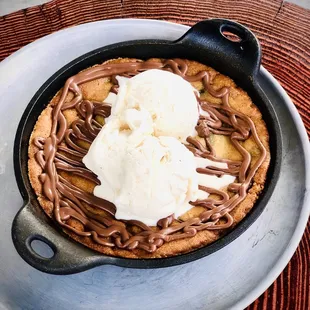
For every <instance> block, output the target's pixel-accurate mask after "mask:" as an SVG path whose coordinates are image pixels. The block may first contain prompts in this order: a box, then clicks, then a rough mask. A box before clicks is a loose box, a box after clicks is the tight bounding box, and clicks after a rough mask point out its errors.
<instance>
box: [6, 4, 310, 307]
mask: <svg viewBox="0 0 310 310" xmlns="http://www.w3.org/2000/svg"><path fill="white" fill-rule="evenodd" d="M308 1H310V0H308ZM216 17H221V18H228V19H233V20H236V21H238V22H240V23H242V24H244V25H246V26H248V27H249V28H250V29H252V31H253V32H254V33H255V34H256V35H257V37H258V38H259V40H260V42H261V45H262V48H263V61H262V62H263V65H264V66H265V68H266V69H267V70H269V71H270V72H271V73H272V75H273V76H274V77H275V78H276V79H277V80H278V81H279V82H280V83H281V85H282V86H283V87H284V88H285V90H286V91H287V93H288V94H289V96H290V97H291V99H292V100H293V102H294V104H295V105H296V107H297V109H298V111H299V113H300V115H301V117H302V119H303V121H304V124H305V127H306V129H307V131H308V134H309V135H310V112H309V111H310V10H307V9H304V8H301V7H299V6H296V5H294V4H291V3H287V2H284V1H280V0H256V1H248V0H238V1H232V0H204V1H201V0H192V1H188V0H172V1H168V0H157V1H154V0H148V1H147V0H109V1H101V0H76V1H71V0H53V1H51V2H48V3H46V4H43V5H40V6H35V7H32V8H28V9H24V10H20V11H18V12H15V13H11V14H9V15H5V16H3V17H0V42H1V45H0V60H2V59H4V58H5V57H7V56H9V55H10V54H11V53H13V52H15V51H16V50H18V49H19V48H21V47H22V46H24V45H26V44H28V43H30V42H32V41H34V40H36V39H38V38H41V37H43V36H45V35H47V34H50V33H51V32H54V31H57V30H60V29H63V28H66V27H70V26H73V25H77V24H82V23H86V22H92V21H98V20H103V19H111V18H150V19H159V20H166V21H171V22H176V23H181V24H185V25H193V24H194V23H196V22H198V21H199V20H202V19H206V18H216ZM309 261H310V221H309V222H308V226H307V228H306V231H305V233H304V236H303V238H302V240H301V243H300V245H299V246H298V248H297V251H296V253H295V254H294V256H293V257H292V259H291V261H290V262H289V264H288V265H287V267H286V268H285V269H284V271H283V272H282V273H281V275H280V276H279V277H278V279H277V280H276V281H275V282H274V283H273V284H272V285H271V286H270V287H269V289H268V290H267V291H266V292H265V293H264V294H263V295H262V296H260V297H259V298H258V299H257V300H256V301H255V302H254V303H253V304H251V305H250V306H249V307H248V308H247V309H248V310H250V309H251V310H254V309H267V310H269V309H275V310H278V309H281V310H282V309H296V310H309V309H310V272H309V270H310V262H309Z"/></svg>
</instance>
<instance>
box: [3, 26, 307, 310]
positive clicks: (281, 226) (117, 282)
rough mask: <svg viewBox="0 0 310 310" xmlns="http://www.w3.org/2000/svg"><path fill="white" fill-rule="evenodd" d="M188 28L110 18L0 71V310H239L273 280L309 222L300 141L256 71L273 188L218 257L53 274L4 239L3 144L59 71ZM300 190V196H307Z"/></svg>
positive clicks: (290, 116)
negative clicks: (279, 154)
mask: <svg viewBox="0 0 310 310" xmlns="http://www.w3.org/2000/svg"><path fill="white" fill-rule="evenodd" d="M187 29H188V28H187V27H185V26H182V25H176V24H171V23H166V22H159V21H150V20H112V21H104V22H96V23H90V24H84V25H81V26H77V27H72V28H69V29H66V30H63V31H60V32H57V33H54V34H52V35H49V36H47V37H44V38H42V39H40V40H38V41H36V42H34V43H32V44H30V45H28V46H26V47H24V48H22V49H21V50H19V51H18V52H16V53H15V54H13V55H12V56H10V57H9V58H7V59H5V60H4V61H3V62H2V63H1V64H0V92H1V94H2V103H1V105H0V115H1V116H2V120H1V123H0V132H1V133H2V134H1V136H0V180H1V187H0V196H1V198H2V203H1V207H0V208H1V217H0V218H1V219H0V221H1V225H0V235H1V243H0V309H19V308H22V309H32V308H36V309H43V308H44V309H55V308H58V309H59V310H61V309H68V308H74V309H93V308H99V309H101V308H104V309H111V310H113V309H118V310H119V309H137V310H138V309H145V307H146V305H147V308H148V309H169V310H171V309H177V308H179V307H181V306H182V307H185V308H186V309H231V308H234V309H242V308H244V307H246V306H247V305H248V304H250V303H251V302H252V301H253V300H255V298H257V297H258V296H259V295H260V294H261V293H263V292H264V290H265V289H266V288H267V287H268V286H269V285H270V284H271V283H272V282H273V281H274V279H275V278H276V277H277V276H278V275H279V273H280V272H281V271H282V270H283V268H284V267H285V265H286V264H287V262H288V261H289V259H290V258H291V256H292V255H293V253H294V251H295V249H296V247H297V245H298V242H299V241H300V238H301V236H302V233H303V231H304V228H305V225H306V222H307V218H308V215H309V209H310V203H309V162H306V158H310V152H309V144H308V138H307V135H306V132H305V129H304V127H303V125H302V122H301V119H300V117H299V115H298V113H297V111H296V109H295V107H294V105H293V104H292V102H291V101H290V99H289V98H288V96H287V95H286V93H285V92H284V91H283V89H282V88H281V86H280V85H279V84H278V83H277V82H276V81H275V80H274V78H273V77H272V76H271V75H270V74H269V73H268V72H267V71H266V70H265V69H264V68H261V74H260V76H259V83H260V84H261V86H262V87H263V89H264V91H265V92H266V94H267V95H268V97H269V98H270V100H271V102H272V104H273V106H274V108H275V110H276V113H277V115H278V117H279V121H280V124H281V127H282V132H283V136H284V153H283V155H284V156H283V166H282V171H281V175H280V180H279V182H278V184H277V186H276V189H275V191H274V193H273V195H272V197H271V200H270V202H269V203H268V205H267V207H266V209H265V211H264V212H263V214H262V215H261V216H260V217H259V219H258V220H257V221H256V222H255V223H254V224H253V225H252V226H251V227H250V228H249V229H248V230H247V231H246V232H245V233H244V234H243V235H242V236H240V237H239V238H238V239H236V240H235V241H234V242H232V243H231V244H229V245H228V246H226V247H225V248H223V249H221V250H220V251H218V252H216V253H214V254H212V255H210V256H208V257H205V258H203V259H200V260H198V261H195V262H192V263H188V264H186V265H183V266H177V267H170V268H166V269H161V270H155V269H153V270H152V269H151V270H135V269H124V268H120V267H114V266H101V267H97V268H95V269H92V270H90V271H87V272H84V273H81V274H76V275H71V276H53V275H48V274H44V273H41V272H39V271H37V270H35V269H33V268H31V267H30V266H28V265H27V264H26V263H25V262H24V261H23V260H22V259H21V258H20V257H19V255H18V254H17V252H16V251H15V249H14V247H13V243H12V241H11V236H10V230H11V224H12V220H13V218H14V216H15V214H16V213H17V211H18V209H19V208H20V206H21V205H22V199H21V197H20V194H19V191H18V189H17V186H16V183H15V178H14V175H13V160H12V158H13V154H12V152H13V139H14V135H15V131H16V127H17V123H18V121H19V119H20V117H21V114H22V112H23V110H24V108H25V107H26V105H27V104H28V102H29V101H30V99H31V98H32V96H33V95H34V93H35V92H36V91H37V90H38V88H39V87H40V86H41V85H42V84H43V83H44V82H45V81H46V80H47V79H48V78H49V77H50V76H51V75H52V74H53V73H54V72H56V71H57V70H58V69H59V68H60V67H62V66H63V65H65V64H66V63H68V62H69V61H71V60H73V59H74V58H76V57H78V56H79V55H82V54H84V53H86V52H88V51H91V50H93V49H95V48H98V47H100V46H103V45H107V44H111V43H115V42H119V41H127V40H132V39H147V38H158V39H169V40H175V39H177V38H178V37H180V36H181V35H182V34H183V33H184V32H185V31H186V30H187ZM307 189H308V191H307Z"/></svg>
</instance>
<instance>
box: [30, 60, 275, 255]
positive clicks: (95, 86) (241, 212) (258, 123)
mask: <svg viewBox="0 0 310 310" xmlns="http://www.w3.org/2000/svg"><path fill="white" fill-rule="evenodd" d="M128 61H129V59H126V58H124V59H117V60H111V61H109V62H113V63H116V62H128ZM154 61H158V60H156V59H154ZM186 62H187V64H188V67H189V68H188V74H190V75H194V74H197V73H198V72H200V71H202V70H206V71H208V72H209V74H210V77H211V81H212V86H213V87H214V89H216V90H217V89H220V88H222V87H223V86H229V87H230V97H229V103H230V105H231V107H233V108H234V109H236V110H237V111H239V112H242V113H244V114H246V115H248V116H249V117H250V118H251V119H252V121H253V122H254V124H255V127H256V129H257V132H258V135H259V137H260V139H261V141H262V143H263V145H264V146H265V148H266V149H267V157H266V159H265V161H264V162H263V164H262V165H261V166H260V168H259V169H258V170H257V172H256V174H255V176H254V178H253V184H252V186H251V188H250V189H249V191H248V194H247V196H246V198H245V200H244V201H242V202H241V203H240V204H239V205H238V206H237V207H236V208H235V209H234V210H233V211H232V212H231V215H232V216H233V218H234V225H233V226H235V225H236V224H237V223H238V222H240V221H241V220H242V219H243V218H244V217H245V216H246V214H247V213H248V212H249V211H250V210H251V209H252V207H253V206H254V204H255V202H256V200H257V198H258V196H259V194H260V193H261V191H262V190H263V188H264V183H265V179H266V174H267V170H268V166H269V162H270V151H269V144H268V139H269V136H268V131H267V128H266V125H265V123H264V121H263V119H262V115H261V113H260V111H259V110H258V108H257V107H256V106H255V105H254V104H253V103H252V101H251V99H250V97H249V96H248V95H247V93H246V92H245V91H243V90H242V89H240V88H238V87H237V86H236V85H235V83H234V82H233V81H232V80H231V79H230V78H229V77H227V76H224V75H222V74H220V73H218V72H216V71H215V70H214V69H212V68H210V67H207V66H205V65H202V64H200V63H197V62H195V61H188V60H187V61H186ZM111 85H112V84H111V83H110V81H109V79H108V78H101V79H97V80H94V81H91V82H88V83H85V84H83V85H81V89H82V93H83V97H84V98H85V99H89V100H95V101H103V100H104V99H105V97H106V96H107V95H108V92H109V90H110V88H111ZM193 86H194V87H196V88H197V89H198V90H200V91H201V90H202V89H203V87H202V83H201V82H195V83H193ZM60 94H61V91H59V92H58V94H56V95H55V97H54V98H53V99H52V101H51V102H50V104H49V105H48V107H47V108H46V109H45V110H43V112H42V113H41V115H40V117H39V118H38V121H37V123H36V125H35V127H34V129H33V132H32V134H31V137H30V141H29V161H28V171H29V178H30V182H31V185H32V187H33V189H34V191H35V193H36V195H37V196H38V201H39V203H40V205H41V206H42V208H43V209H44V211H45V212H46V214H47V215H48V216H50V217H51V218H53V204H52V203H51V202H50V201H48V200H47V199H46V198H45V197H44V196H43V195H42V185H41V182H40V180H39V176H40V174H41V173H42V169H41V167H40V166H39V165H38V163H37V161H36V159H35V157H34V155H35V153H36V151H37V150H38V149H37V147H36V146H35V145H34V144H33V139H34V138H35V137H48V136H49V134H50V130H51V124H52V120H51V117H52V106H54V105H55V104H57V102H58V100H59V98H60ZM71 98H72V94H69V95H68V97H67V100H70V99H71ZM201 98H203V99H206V100H208V101H209V102H211V103H217V104H219V103H221V101H220V99H216V98H214V97H212V96H211V95H210V94H209V93H207V92H203V93H201ZM65 117H66V119H67V121H68V124H70V123H71V122H72V121H73V120H74V119H76V117H77V114H76V111H75V110H74V109H70V110H67V111H65ZM210 143H211V144H212V146H213V147H214V148H215V150H216V153H217V156H220V157H223V158H228V159H232V160H240V159H241V158H242V157H241V155H240V153H239V152H238V151H237V150H236V149H235V148H234V146H233V145H232V144H231V142H230V140H229V139H227V137H224V136H219V135H213V136H211V137H210ZM243 146H244V147H245V148H246V149H247V150H248V151H249V152H250V153H251V155H252V162H251V164H253V163H254V162H255V160H256V159H257V158H258V156H259V154H260V150H259V148H258V147H257V145H256V144H255V142H254V140H253V139H251V138H250V139H248V140H246V141H245V142H244V143H243ZM62 176H64V177H66V178H67V179H68V180H69V181H70V182H72V183H73V184H75V185H76V186H79V187H81V188H83V189H84V190H87V191H88V192H92V191H93V188H94V184H92V183H91V182H90V181H87V180H85V179H82V178H81V177H76V176H72V175H71V176H70V175H69V174H63V175H62ZM92 211H93V212H96V213H99V214H100V212H103V211H98V210H93V209H92ZM200 212H201V208H199V207H194V208H193V209H191V210H190V211H189V212H187V213H186V214H185V215H183V216H182V217H181V218H183V219H186V218H189V217H193V216H196V215H197V214H199V213H200ZM69 224H70V225H72V226H73V227H75V228H76V229H79V230H81V229H83V226H82V225H81V224H80V223H79V222H78V221H76V220H70V222H69ZM65 232H66V233H67V234H68V235H69V236H70V237H71V238H73V239H74V240H76V241H78V242H80V243H82V244H84V245H86V246H88V247H90V248H92V249H94V250H96V251H99V252H101V253H104V254H106V255H111V256H120V257H127V258H155V257H157V258H158V257H168V256H174V255H178V254H181V253H186V252H189V251H192V250H194V249H197V248H200V247H202V246H205V245H207V244H210V243H212V242H214V241H215V240H217V239H219V238H220V237H221V236H222V235H223V234H224V233H227V231H220V230H219V231H216V230H214V231H209V230H204V231H199V232H198V233H197V234H196V235H195V236H194V237H191V238H187V239H181V240H176V241H172V242H168V243H165V244H164V245H163V246H161V247H160V248H159V249H157V250H156V251H155V252H154V253H147V252H146V251H144V250H139V249H135V250H132V251H129V250H123V249H118V248H110V247H107V246H102V245H99V244H97V243H95V242H93V241H92V239H91V238H89V237H80V236H78V235H77V234H75V233H73V232H72V231H69V230H65Z"/></svg>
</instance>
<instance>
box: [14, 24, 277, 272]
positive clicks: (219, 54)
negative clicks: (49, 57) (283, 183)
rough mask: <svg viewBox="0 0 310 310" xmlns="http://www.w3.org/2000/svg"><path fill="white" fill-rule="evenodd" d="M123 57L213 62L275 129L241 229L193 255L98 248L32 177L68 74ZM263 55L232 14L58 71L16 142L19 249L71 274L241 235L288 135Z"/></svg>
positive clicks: (109, 49) (35, 262)
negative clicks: (38, 127) (46, 208)
mask: <svg viewBox="0 0 310 310" xmlns="http://www.w3.org/2000/svg"><path fill="white" fill-rule="evenodd" d="M227 31H228V32H230V33H233V34H235V35H237V36H238V37H239V38H240V39H241V40H240V41H239V42H233V41H231V40H229V39H227V38H226V37H225V36H224V35H223V33H224V32H227ZM117 57H134V58H141V59H148V58H151V57H160V58H174V57H178V58H187V59H192V60H197V61H199V62H201V63H204V64H207V65H209V66H211V67H213V68H215V69H216V70H218V71H219V72H221V73H223V74H225V75H228V76H230V77H231V78H232V79H234V80H235V82H236V83H237V85H239V86H240V87H241V88H243V89H244V90H246V91H247V92H248V94H249V95H250V97H251V98H252V100H253V102H254V103H255V104H256V105H257V107H258V108H259V109H260V111H261V112H262V115H263V118H264V120H265V122H266V124H267V127H268V131H269V135H270V151H271V163H270V168H269V171H268V175H267V180H266V184H265V189H264V192H263V193H262V194H261V195H260V198H259V200H258V201H257V203H256V204H255V206H254V208H253V209H252V210H251V212H250V213H249V214H248V215H247V216H246V217H245V219H244V220H242V221H241V222H240V223H239V224H238V225H237V226H236V228H235V229H234V230H232V231H231V232H230V233H229V234H227V235H226V236H224V237H223V238H221V239H219V240H217V241H216V242H214V243H213V244H211V245H208V246H205V247H203V248H200V249H198V250H195V251H192V252H190V253H188V254H182V255H178V256H175V257H169V258H160V259H127V258H118V257H110V256H106V255H102V254H99V253H97V252H94V251H92V250H90V249H88V248H87V247H85V246H83V245H81V244H79V243H76V242H75V241H73V240H72V239H70V238H69V237H67V236H66V235H65V234H64V233H62V232H61V229H59V227H58V229H57V227H55V224H54V223H53V222H52V221H51V220H50V219H49V218H48V217H47V216H46V215H45V213H44V212H43V210H42V209H41V207H40V206H39V203H38V202H37V199H36V195H35V193H34V191H33V189H32V188H31V185H30V182H29V179H28V173H27V170H28V167H27V161H28V141H29V138H30V134H31V132H32V130H33V127H34V124H35V122H36V120H37V118H38V116H39V115H40V113H41V112H42V110H43V109H44V108H45V107H46V105H47V104H48V103H49V101H50V100H51V99H52V97H53V96H54V95H55V94H56V92H57V91H58V90H59V89H60V88H62V86H63V85H64V84H65V81H66V80H67V78H69V77H71V76H72V75H74V74H76V73H78V72H79V71H81V70H83V69H85V68H87V67H90V66H92V65H95V64H98V63H102V62H103V61H105V60H107V59H111V58H117ZM260 61H261V49H260V45H259V42H258V41H257V39H256V38H255V36H254V35H253V33H252V32H251V31H250V30H248V29H247V28H245V27H244V26H242V25H240V24H238V23H236V22H233V21H229V20H224V19H213V20H205V21H202V22H199V23H198V24H196V25H195V26H193V27H192V28H191V29H190V30H189V31H188V32H187V33H186V34H184V35H183V36H182V37H181V38H180V39H178V40H176V41H174V42H171V41H164V40H138V41H127V42H121V43H117V44H113V45H109V46H105V47H102V48H99V49H96V50H94V51H92V52H89V53H87V54H85V55H83V56H81V57H79V58H77V59H75V60H73V61H72V62H70V63H69V64H67V65H66V66H64V67H63V68H62V69H60V70H59V71H58V72H56V73H55V74H54V75H53V76H52V77H51V78H49V79H48V80H47V81H46V83H44V85H43V86H42V87H41V88H40V89H39V90H38V92H37V93H36V94H35V95H34V97H33V98H32V99H31V101H30V103H29V105H28V106H27V108H26V110H25V112H24V114H23V116H22V119H21V121H20V123H19V126H18V129H17V133H16V137H15V145H14V168H15V176H16V180H17V183H18V186H19V190H20V192H21V194H22V197H23V199H24V206H23V207H22V208H21V209H20V211H19V212H18V214H17V215H16V217H15V219H14V221H13V225H12V238H13V242H14V245H15V247H16V249H17V251H18V253H19V254H20V256H21V257H22V258H23V259H24V260H25V261H26V262H27V263H29V264H30V265H31V266H33V267H35V268H37V269H39V270H41V271H44V272H47V273H52V274H72V273H77V272H81V271H84V270H87V269H89V268H92V267H94V266H98V265H104V264H112V265H117V266H122V267H132V268H160V267H168V266H174V265H179V264H183V263H187V262H190V261H193V260H196V259H199V258H201V257H203V256H207V255H209V254H211V253H213V252H215V251H217V250H219V249H220V248H222V247H224V246H225V245H227V244H229V243H230V242H231V241H233V240H234V239H235V238H237V237H238V236H240V235H241V234H242V233H243V232H244V231H245V230H246V229H247V228H248V227H249V226H250V225H251V224H252V223H253V222H254V221H255V220H256V219H257V217H258V216H259V215H260V214H261V212H262V211H263V209H264V208H265V206H266V204H267V202H268V200H269V198H270V196H271V194H272V192H273V189H274V187H275V185H276V182H277V179H278V176H279V172H280V165H281V152H282V138H281V132H280V127H279V124H278V120H277V116H276V114H275V112H274V110H273V108H272V106H271V103H270V102H269V100H268V98H267V97H266V95H265V93H264V92H263V90H262V89H261V88H260V86H259V85H258V83H257V81H256V80H257V75H258V73H259V67H260ZM33 240H41V241H43V242H45V243H46V244H48V245H49V246H50V247H51V248H52V250H53V251H54V256H53V257H52V258H44V257H42V256H40V255H38V254H37V253H36V252H35V251H34V250H33V248H32V246H31V242H32V241H33Z"/></svg>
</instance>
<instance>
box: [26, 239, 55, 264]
mask: <svg viewBox="0 0 310 310" xmlns="http://www.w3.org/2000/svg"><path fill="white" fill-rule="evenodd" d="M26 247H27V249H28V251H30V252H32V255H35V256H37V257H38V258H40V259H51V258H53V257H54V256H55V253H56V250H57V249H56V246H55V245H54V244H53V243H52V242H51V241H49V240H48V239H46V238H45V237H43V236H41V235H32V236H29V237H28V238H27V239H26Z"/></svg>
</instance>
